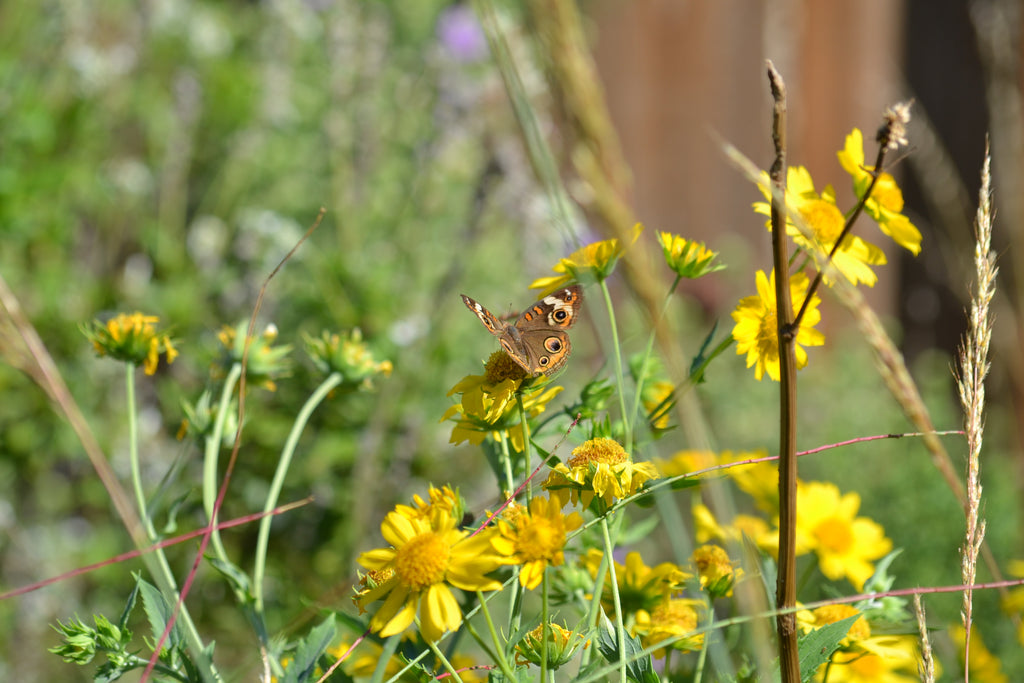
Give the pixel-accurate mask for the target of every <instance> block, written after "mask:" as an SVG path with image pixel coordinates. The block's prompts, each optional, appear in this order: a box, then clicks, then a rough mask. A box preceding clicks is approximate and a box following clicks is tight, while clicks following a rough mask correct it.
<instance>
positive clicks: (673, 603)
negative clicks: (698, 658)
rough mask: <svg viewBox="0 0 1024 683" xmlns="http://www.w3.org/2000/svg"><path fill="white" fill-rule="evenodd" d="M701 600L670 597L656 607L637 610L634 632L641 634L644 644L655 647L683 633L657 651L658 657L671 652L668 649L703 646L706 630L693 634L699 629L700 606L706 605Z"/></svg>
mask: <svg viewBox="0 0 1024 683" xmlns="http://www.w3.org/2000/svg"><path fill="white" fill-rule="evenodd" d="M703 604H704V603H703V602H701V601H700V600H691V599H688V598H668V599H666V600H663V601H662V602H661V603H660V604H659V605H657V606H656V607H655V608H654V609H652V610H650V611H647V610H640V611H638V612H637V613H636V621H635V622H634V626H633V635H639V636H640V639H641V641H642V642H643V644H644V647H651V646H652V645H655V644H657V643H660V642H662V641H663V640H666V639H668V638H677V637H680V636H683V637H682V638H681V639H680V640H677V641H676V642H674V643H672V644H671V645H669V646H668V647H662V648H659V649H657V650H655V651H654V653H653V654H654V657H655V658H657V659H661V658H663V657H665V655H666V654H668V649H669V648H671V649H673V650H682V651H684V652H686V651H692V650H699V649H701V646H702V645H703V643H704V634H703V633H699V634H693V635H689V636H688V637H687V634H692V632H693V631H695V630H696V629H697V607H700V606H703Z"/></svg>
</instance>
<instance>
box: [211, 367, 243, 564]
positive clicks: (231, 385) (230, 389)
mask: <svg viewBox="0 0 1024 683" xmlns="http://www.w3.org/2000/svg"><path fill="white" fill-rule="evenodd" d="M241 374H242V364H241V363H235V364H233V365H232V366H231V370H230V371H228V376H227V377H226V378H224V387H223V388H222V389H221V392H220V403H219V404H218V405H217V418H216V420H215V421H214V423H213V433H211V434H210V435H209V436H208V437H206V452H205V453H204V454H203V509H204V510H206V518H207V519H208V520H210V526H211V529H212V530H211V532H210V541H211V543H212V544H213V552H214V555H216V556H217V558H218V559H219V560H221V561H222V562H230V560H228V555H227V551H225V550H224V544H223V543H222V542H221V540H220V531H219V530H218V529H217V520H216V519H215V518H214V516H213V506H214V503H215V502H216V501H217V465H218V460H219V457H220V448H221V442H222V441H223V438H224V425H225V423H226V422H227V419H228V411H229V409H230V406H231V396H232V395H233V394H234V392H235V385H236V384H237V382H238V378H239V376H240V375H241Z"/></svg>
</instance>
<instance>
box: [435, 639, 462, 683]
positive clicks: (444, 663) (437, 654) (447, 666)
mask: <svg viewBox="0 0 1024 683" xmlns="http://www.w3.org/2000/svg"><path fill="white" fill-rule="evenodd" d="M427 647H429V648H430V651H431V652H433V653H434V656H435V657H437V658H438V660H439V661H440V662H441V666H443V667H444V670H445V671H447V672H448V673H449V674H450V675H451V677H452V680H453V681H457V683H462V677H461V676H459V672H458V671H456V670H455V667H454V666H452V663H451V662H449V661H448V658H447V657H445V656H444V653H443V652H441V648H439V647H438V646H437V643H435V642H434V641H432V640H428V641H427Z"/></svg>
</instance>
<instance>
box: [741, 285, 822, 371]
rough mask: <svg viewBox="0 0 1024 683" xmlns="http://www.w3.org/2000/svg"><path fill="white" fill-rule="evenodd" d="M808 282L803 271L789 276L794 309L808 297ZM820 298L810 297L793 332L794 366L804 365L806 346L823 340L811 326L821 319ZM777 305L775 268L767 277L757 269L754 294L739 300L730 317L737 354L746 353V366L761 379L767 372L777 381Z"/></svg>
mask: <svg viewBox="0 0 1024 683" xmlns="http://www.w3.org/2000/svg"><path fill="white" fill-rule="evenodd" d="M809 286H810V281H809V280H808V278H807V275H806V274H805V273H797V274H796V275H793V276H792V277H790V279H789V291H790V296H791V298H792V302H793V309H794V311H796V310H799V307H800V306H802V305H803V300H804V298H805V297H806V296H807V288H808V287H809ZM820 303H821V299H820V298H818V296H817V295H814V298H812V299H811V302H810V304H809V305H808V306H807V312H806V313H805V314H804V317H803V320H802V321H801V322H800V329H799V330H797V333H796V367H797V369H798V370H799V369H800V368H802V367H804V366H805V365H807V351H806V350H805V349H804V347H805V346H821V345H823V344H824V343H825V335H823V334H822V333H821V332H818V331H817V330H815V329H814V326H815V325H817V324H818V323H819V322H820V321H821V312H820V311H818V305H819V304H820ZM777 310H778V309H777V308H776V305H775V271H774V270H773V271H772V274H771V277H770V278H769V277H768V276H767V275H765V274H764V271H763V270H759V271H757V294H756V295H754V296H748V297H744V298H742V299H740V302H739V304H737V305H736V310H735V311H733V312H732V318H733V320H735V321H736V326H735V327H733V328H732V336H733V337H734V338H735V339H736V353H737V354H739V355H741V356H742V355H743V354H747V367H748V368H749V367H754V376H755V377H757V379H758V380H760V379H761V378H762V377H764V373H765V372H767V373H768V376H769V377H771V378H772V379H773V380H775V381H776V382H778V381H779V338H778V331H777V329H776V327H777V325H778V323H777V322H776V314H777Z"/></svg>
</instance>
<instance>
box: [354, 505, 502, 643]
mask: <svg viewBox="0 0 1024 683" xmlns="http://www.w3.org/2000/svg"><path fill="white" fill-rule="evenodd" d="M458 523H459V521H458V520H456V519H455V518H454V517H452V516H451V515H450V514H448V512H446V511H445V510H444V509H443V508H440V507H437V508H434V511H433V513H432V514H431V516H430V518H429V519H418V518H417V519H410V518H409V517H407V516H405V515H403V514H401V513H399V512H397V511H392V512H389V513H388V515H387V517H385V519H384V522H383V524H381V533H382V534H383V536H384V539H385V540H386V541H387V542H388V543H390V544H391V545H390V547H388V548H379V549H377V550H370V551H368V552H365V553H363V554H362V555H360V556H359V560H358V561H359V564H361V565H362V566H364V567H366V568H367V569H370V570H371V572H378V574H377V580H375V581H373V582H372V583H370V582H366V581H364V584H365V588H363V589H361V590H359V591H357V593H356V595H355V598H354V599H355V601H356V604H357V605H358V606H359V608H360V610H363V609H365V607H366V606H367V605H368V604H370V603H372V602H375V601H376V600H380V599H382V598H383V599H384V604H383V605H381V607H380V608H379V609H378V610H377V612H376V614H374V616H373V617H372V618H371V619H370V630H372V631H373V632H374V633H377V634H379V635H380V636H381V637H382V638H387V637H389V636H393V635H395V634H398V633H401V632H402V631H404V630H405V629H407V628H408V627H409V626H410V625H412V623H413V620H414V619H415V618H416V615H417V612H418V613H419V621H420V633H421V634H422V635H423V637H424V638H425V639H427V640H430V641H436V640H438V639H440V638H441V636H442V635H444V634H445V633H446V632H448V631H454V630H456V629H458V628H459V627H460V626H461V625H462V610H461V609H460V608H459V603H458V601H457V600H456V599H455V596H454V595H453V594H452V591H451V588H450V586H455V587H456V588H461V589H462V590H465V591H478V590H479V591H493V590H498V589H499V588H501V583H500V582H499V581H495V580H494V579H489V578H487V576H486V575H487V574H488V573H489V572H491V571H493V570H495V569H497V568H498V566H499V565H500V564H501V563H502V558H501V557H500V556H499V555H498V554H497V553H496V552H495V551H494V549H493V547H492V542H493V536H494V531H493V529H485V530H484V531H482V532H480V533H477V534H476V535H474V536H470V535H469V532H468V531H462V530H460V529H459V527H458Z"/></svg>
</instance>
